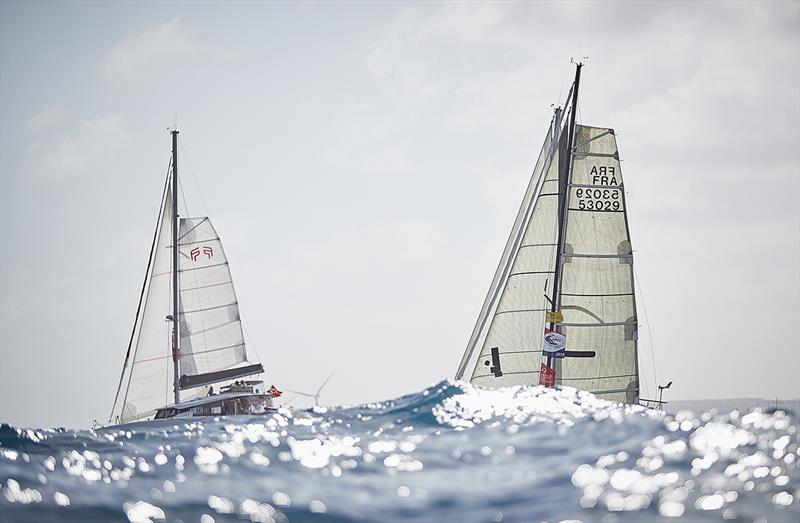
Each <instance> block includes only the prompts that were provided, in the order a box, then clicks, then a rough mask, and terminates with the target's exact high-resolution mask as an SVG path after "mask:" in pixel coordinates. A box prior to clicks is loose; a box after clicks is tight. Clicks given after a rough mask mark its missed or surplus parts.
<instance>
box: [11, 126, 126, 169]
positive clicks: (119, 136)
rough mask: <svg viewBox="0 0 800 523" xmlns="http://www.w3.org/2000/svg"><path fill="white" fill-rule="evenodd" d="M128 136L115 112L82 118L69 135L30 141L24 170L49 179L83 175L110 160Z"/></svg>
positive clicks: (23, 164) (24, 161)
mask: <svg viewBox="0 0 800 523" xmlns="http://www.w3.org/2000/svg"><path fill="white" fill-rule="evenodd" d="M127 139H128V136H127V133H126V132H125V130H124V128H123V127H122V124H121V123H120V120H119V118H118V117H116V116H102V117H97V118H93V119H89V120H83V121H81V122H80V124H79V125H78V127H77V128H76V129H74V130H73V132H72V134H70V135H67V136H63V135H62V136H57V137H54V138H52V139H49V140H46V141H37V142H33V143H32V144H30V145H29V146H28V148H27V151H26V154H25V159H24V160H23V163H22V172H23V173H24V174H26V175H29V176H35V177H38V178H47V179H55V178H68V177H75V176H81V175H83V174H86V173H88V172H92V171H95V170H97V169H99V168H100V166H101V165H102V164H103V163H107V162H110V161H111V160H112V158H113V157H114V155H115V154H116V153H117V152H119V150H120V149H121V148H122V146H123V145H124V144H125V142H126V141H127Z"/></svg>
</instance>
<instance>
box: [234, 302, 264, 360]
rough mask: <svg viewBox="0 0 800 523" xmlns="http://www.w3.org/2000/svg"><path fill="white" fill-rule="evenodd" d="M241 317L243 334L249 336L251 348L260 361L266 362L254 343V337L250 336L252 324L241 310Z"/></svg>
mask: <svg viewBox="0 0 800 523" xmlns="http://www.w3.org/2000/svg"><path fill="white" fill-rule="evenodd" d="M239 317H240V318H241V319H242V332H244V335H245V336H247V338H248V339H249V340H250V346H251V347H253V350H254V351H255V353H256V356H257V357H258V361H264V358H262V357H261V351H260V350H258V347H257V346H256V343H255V341H253V336H252V335H251V334H250V331H249V328H250V322H249V321H247V318H246V317H245V315H244V314H242V310H241V309H239Z"/></svg>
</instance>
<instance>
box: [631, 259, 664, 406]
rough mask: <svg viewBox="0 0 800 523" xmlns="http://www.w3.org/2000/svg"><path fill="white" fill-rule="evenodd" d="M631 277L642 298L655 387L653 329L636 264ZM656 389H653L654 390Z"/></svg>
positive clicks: (656, 382) (656, 379)
mask: <svg viewBox="0 0 800 523" xmlns="http://www.w3.org/2000/svg"><path fill="white" fill-rule="evenodd" d="M633 279H634V280H636V287H637V288H638V289H639V296H640V297H641V298H642V311H643V312H644V321H645V322H646V323H647V336H648V338H649V340H650V361H651V363H652V364H653V379H654V380H655V385H654V386H655V387H656V388H657V387H658V374H657V373H656V349H655V347H653V329H652V327H650V318H649V317H648V316H647V305H646V304H645V302H644V293H643V292H642V284H641V283H639V275H638V274H637V272H636V266H635V265H634V266H633ZM655 391H656V389H654V390H653V392H655Z"/></svg>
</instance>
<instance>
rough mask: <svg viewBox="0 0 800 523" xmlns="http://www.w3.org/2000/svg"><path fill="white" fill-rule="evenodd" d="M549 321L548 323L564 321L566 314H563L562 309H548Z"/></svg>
mask: <svg viewBox="0 0 800 523" xmlns="http://www.w3.org/2000/svg"><path fill="white" fill-rule="evenodd" d="M547 321H548V323H563V322H564V316H563V315H562V314H561V311H555V312H552V311H547Z"/></svg>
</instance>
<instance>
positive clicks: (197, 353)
mask: <svg viewBox="0 0 800 523" xmlns="http://www.w3.org/2000/svg"><path fill="white" fill-rule="evenodd" d="M171 134H172V157H171V162H170V169H169V172H168V174H167V179H166V181H165V183H164V191H163V194H162V198H161V205H160V207H159V215H158V226H157V227H156V231H155V233H154V236H153V242H152V244H151V248H150V256H149V258H148V264H147V271H146V274H145V279H144V283H143V285H142V292H141V295H140V298H139V305H138V307H137V310H136V319H135V321H134V326H133V329H132V332H131V336H130V340H129V343H128V349H127V352H126V354H125V363H124V364H123V368H122V374H121V376H120V380H119V385H118V386H117V393H116V395H115V398H114V405H113V408H112V412H111V416H110V417H109V423H110V424H126V423H133V422H139V421H146V420H152V419H170V418H198V417H205V416H221V415H238V414H248V415H252V414H261V413H267V412H271V411H274V410H275V409H274V407H273V399H274V398H277V397H279V396H280V395H281V391H279V390H278V389H277V388H276V387H275V386H274V385H272V386H271V387H270V388H266V387H265V386H264V383H263V381H261V380H259V379H255V378H253V377H254V376H258V375H260V374H263V373H264V367H263V366H262V365H261V364H260V363H258V362H256V361H254V360H253V358H252V355H249V354H248V352H247V347H246V345H245V339H244V333H243V329H242V323H241V318H240V314H239V303H238V300H237V298H236V291H235V289H234V286H233V280H232V279H231V272H230V266H229V264H228V258H227V256H226V255H225V250H224V249H223V247H222V241H221V239H220V237H219V234H217V231H216V229H215V228H214V226H213V225H212V223H211V220H210V219H209V218H208V217H207V216H203V217H195V218H191V217H186V218H185V217H182V216H179V215H178V192H179V186H178V151H177V143H178V131H176V130H173V131H171Z"/></svg>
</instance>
